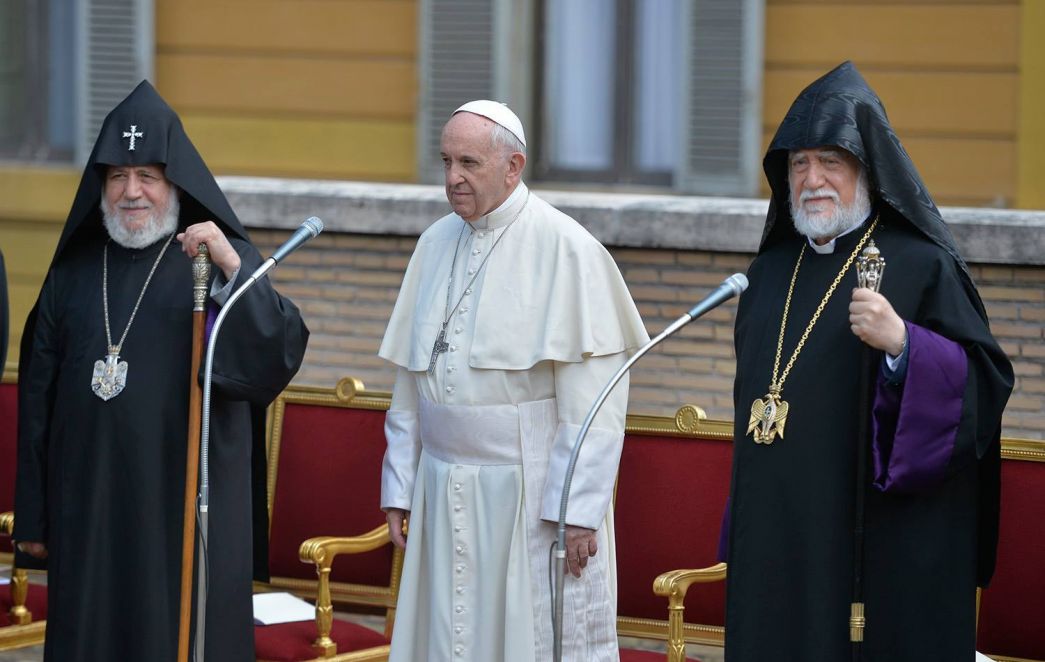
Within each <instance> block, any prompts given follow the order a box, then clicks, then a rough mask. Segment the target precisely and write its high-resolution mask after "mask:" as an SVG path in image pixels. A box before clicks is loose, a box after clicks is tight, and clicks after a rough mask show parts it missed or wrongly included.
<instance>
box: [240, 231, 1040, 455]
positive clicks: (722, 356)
mask: <svg viewBox="0 0 1045 662" xmlns="http://www.w3.org/2000/svg"><path fill="white" fill-rule="evenodd" d="M288 234H289V233H287V232H284V231H279V230H252V237H253V238H254V240H255V241H256V242H257V243H258V245H259V248H261V252H262V254H268V253H271V251H272V250H273V249H274V248H275V247H276V246H277V245H279V244H280V243H281V242H282V241H284V240H285V239H286V238H287V236H288ZM415 241H416V240H415V239H414V238H409V237H393V236H375V235H369V234H367V235H363V234H346V233H342V234H335V233H327V234H323V235H320V236H319V237H317V238H316V239H315V240H313V241H312V242H310V243H309V244H307V245H305V246H304V247H303V248H302V249H300V250H299V251H298V252H296V253H294V254H293V255H291V256H290V257H289V258H288V259H287V260H286V262H284V264H283V265H281V266H280V267H279V268H278V269H277V270H275V271H274V272H273V279H274V280H275V282H276V284H277V286H278V287H279V289H280V291H281V292H283V293H284V294H286V295H288V296H289V297H291V298H292V299H293V300H294V301H295V302H296V303H297V304H298V306H300V307H301V309H302V311H303V312H304V315H305V319H306V321H307V323H308V325H309V328H310V329H311V330H312V337H311V340H310V341H309V349H308V353H307V355H306V357H305V366H304V367H303V368H302V370H301V372H300V373H299V375H298V377H297V380H296V381H297V382H298V383H301V384H313V385H320V386H329V385H333V384H334V383H335V382H336V381H337V380H338V379H339V378H341V377H343V376H345V375H352V376H354V377H358V378H360V379H362V380H363V383H364V384H366V385H367V387H368V388H370V389H375V390H389V389H391V387H392V381H393V377H394V370H393V368H392V367H391V366H390V365H389V364H387V363H386V362H385V361H383V360H382V359H380V358H378V357H377V349H378V346H379V344H380V341H381V336H382V334H383V332H384V328H385V323H386V322H387V320H388V317H389V315H390V313H391V311H392V306H393V304H394V303H395V297H396V293H397V291H398V288H399V283H400V281H401V279H402V274H403V271H404V270H405V269H406V264H407V261H408V259H409V257H410V253H411V252H412V251H413V247H414V243H415ZM611 252H612V253H613V256H614V258H615V259H616V260H617V263H618V265H620V269H621V272H622V273H623V274H624V278H625V280H626V281H627V282H628V286H629V287H630V288H631V292H632V296H633V297H634V298H635V301H636V303H637V304H638V307H639V311H640V312H641V313H642V317H643V320H644V321H645V323H646V327H647V329H649V330H650V331H651V332H657V331H659V330H661V329H663V328H664V327H665V326H666V325H667V324H668V323H669V322H671V321H673V320H674V319H676V318H677V317H678V316H679V315H681V314H682V313H684V312H685V311H686V310H688V309H689V307H690V306H691V305H693V303H695V302H696V301H697V300H699V299H700V297H702V296H703V295H704V294H706V293H707V291H708V290H709V289H710V288H712V287H714V286H715V285H718V284H719V283H720V282H721V281H722V278H723V277H724V276H725V275H728V274H729V273H732V272H735V271H745V270H746V268H747V266H748V263H749V262H750V260H751V256H750V255H745V254H738V253H725V252H708V251H679V250H654V249H649V250H647V249H634V248H618V249H611ZM972 273H973V277H974V278H975V279H976V281H977V284H978V285H979V288H980V293H981V295H982V296H983V298H984V300H985V301H986V303H987V307H988V311H989V313H990V316H991V322H992V328H993V330H994V333H995V335H996V336H997V338H998V340H999V342H1000V343H1001V345H1002V347H1003V348H1004V349H1005V351H1006V352H1007V353H1008V355H1009V357H1010V358H1011V359H1012V361H1013V365H1014V367H1015V370H1016V375H1017V377H1016V390H1015V392H1014V393H1013V396H1012V399H1011V400H1010V402H1009V407H1008V409H1007V411H1006V415H1005V420H1004V434H1005V435H1006V436H1010V437H1024V438H1031V439H1045V342H1043V340H1045V335H1043V329H1045V267H1003V266H980V265H974V266H973V267H972ZM735 313H736V305H735V303H729V304H726V305H724V306H722V307H720V308H719V309H717V310H714V311H712V312H711V313H710V314H708V315H707V316H705V317H704V318H702V319H700V320H698V321H696V322H694V323H692V324H690V325H689V326H687V327H686V328H685V329H683V330H682V331H681V332H679V334H678V335H676V336H675V337H673V338H671V339H670V340H668V341H665V343H663V344H662V345H661V346H659V347H658V348H657V349H655V350H653V351H652V352H651V353H650V354H649V355H647V356H646V357H645V358H643V360H642V362H640V363H639V364H638V365H637V366H636V368H635V370H634V372H633V375H632V387H631V406H630V410H631V411H632V412H633V413H641V414H660V415H664V414H668V415H671V414H674V412H675V410H676V409H677V408H678V406H679V405H680V404H682V403H693V404H696V405H698V406H700V407H703V408H704V409H705V410H706V411H707V412H708V414H709V415H710V416H712V417H713V418H732V417H733V406H732V388H733V375H734V373H735V362H734V358H733V348H732V334H733V318H734V315H735Z"/></svg>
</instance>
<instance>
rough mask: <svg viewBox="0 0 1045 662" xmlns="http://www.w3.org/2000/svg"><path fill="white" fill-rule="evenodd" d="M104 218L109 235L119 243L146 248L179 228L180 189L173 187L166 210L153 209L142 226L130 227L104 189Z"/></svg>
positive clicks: (125, 245) (127, 246)
mask: <svg viewBox="0 0 1045 662" xmlns="http://www.w3.org/2000/svg"><path fill="white" fill-rule="evenodd" d="M101 208H102V220H103V222H104V224H105V229H106V230H107V231H108V232H109V236H110V237H112V240H113V241H115V242H116V243H117V244H119V245H121V246H123V247H124V248H145V247H146V246H152V245H153V244H155V243H156V242H157V241H159V240H160V239H163V238H164V237H166V236H168V235H171V234H173V233H174V231H175V230H177V229H178V214H180V213H181V203H180V202H179V201H178V190H177V189H176V188H174V187H173V186H172V187H171V190H170V195H169V196H168V198H167V208H166V209H164V210H162V211H161V210H159V209H153V211H152V214H150V215H149V219H148V221H147V222H146V223H145V225H143V226H142V227H140V228H137V229H133V230H131V229H128V228H127V226H126V225H125V224H124V223H123V220H122V218H121V216H122V214H121V210H120V209H113V207H112V206H111V205H109V202H108V201H107V200H106V199H105V191H104V190H103V191H102V204H101Z"/></svg>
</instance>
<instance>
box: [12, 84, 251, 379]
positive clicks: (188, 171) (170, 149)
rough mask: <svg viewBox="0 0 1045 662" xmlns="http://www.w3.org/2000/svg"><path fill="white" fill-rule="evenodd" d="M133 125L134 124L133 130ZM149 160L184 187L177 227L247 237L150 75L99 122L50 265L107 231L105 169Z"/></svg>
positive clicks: (28, 332)
mask: <svg viewBox="0 0 1045 662" xmlns="http://www.w3.org/2000/svg"><path fill="white" fill-rule="evenodd" d="M131 127H135V128H134V129H133V130H132V129H131ZM132 133H134V134H136V135H135V136H134V139H135V140H134V149H131V141H130V138H131V135H130V134H132ZM138 134H140V135H138ZM153 163H162V164H164V165H165V166H166V170H165V172H166V176H167V179H168V180H170V181H171V182H173V183H174V184H175V185H176V186H177V187H178V188H180V189H181V191H182V195H181V198H180V204H181V213H180V216H179V227H181V228H184V227H186V226H188V225H191V224H193V223H198V222H200V221H207V220H210V221H214V222H215V223H217V224H218V225H219V226H220V227H221V228H222V229H223V230H224V231H225V233H226V234H227V235H229V236H236V237H239V238H241V239H243V240H245V241H250V238H249V237H248V236H247V231H246V230H245V229H244V228H243V226H242V225H241V224H240V222H239V219H237V218H236V214H235V213H234V212H233V211H232V207H231V206H230V205H229V203H228V200H226V199H225V194H224V193H222V192H221V189H220V188H218V183H217V182H216V181H215V180H214V175H212V174H211V172H210V170H209V169H208V168H207V164H205V163H204V162H203V158H202V157H201V156H200V153H199V152H198V151H196V147H195V146H193V144H192V141H191V140H189V137H188V135H186V134H185V129H184V128H182V125H181V119H179V118H178V115H177V113H175V112H174V109H173V108H171V107H170V106H169V105H167V102H166V101H164V100H163V98H162V97H161V96H160V95H159V93H158V92H156V89H155V88H154V87H153V86H152V85H151V84H149V81H147V80H143V81H142V82H141V83H139V84H138V86H137V87H136V88H134V91H133V92H131V93H130V94H129V95H127V98H126V99H124V100H123V101H121V102H120V104H119V105H118V106H116V107H115V108H114V109H113V110H112V112H110V113H109V114H108V115H107V116H106V118H105V121H104V122H102V128H101V130H100V131H99V132H98V140H97V141H96V142H95V144H94V149H93V150H91V155H90V157H89V158H88V159H87V165H86V166H85V167H84V171H83V176H82V177H81V178H80V187H79V188H78V189H77V190H76V197H75V198H74V199H73V205H72V209H70V211H69V216H68V218H67V219H66V222H65V228H64V229H63V230H62V236H61V238H60V239H59V240H58V246H57V248H55V251H54V257H53V258H52V259H51V266H50V269H53V268H54V267H55V265H56V264H57V263H58V262H59V260H61V258H62V254H63V252H64V251H65V250H66V249H67V248H68V247H69V246H70V245H71V244H73V243H74V242H81V241H87V240H89V239H90V238H92V237H95V236H104V235H105V228H104V226H103V224H102V214H101V210H100V209H99V205H100V204H101V197H102V184H103V183H104V182H105V172H106V169H107V168H108V167H109V166H114V165H115V166H123V165H147V164H153ZM38 306H39V300H37V302H36V303H35V304H34V305H33V308H32V310H31V311H29V316H28V317H27V318H26V321H25V327H24V330H23V332H22V342H21V348H20V355H19V366H18V370H19V373H20V374H21V373H22V371H25V370H29V362H30V360H31V354H32V352H31V349H32V339H33V336H34V333H35V328H36V314H37V309H38Z"/></svg>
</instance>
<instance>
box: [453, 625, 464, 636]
mask: <svg viewBox="0 0 1045 662" xmlns="http://www.w3.org/2000/svg"><path fill="white" fill-rule="evenodd" d="M462 632H464V628H463V627H461V626H460V625H458V626H457V627H455V628H454V634H461V633H462Z"/></svg>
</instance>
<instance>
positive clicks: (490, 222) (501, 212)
mask: <svg viewBox="0 0 1045 662" xmlns="http://www.w3.org/2000/svg"><path fill="white" fill-rule="evenodd" d="M526 191H527V189H526V184H523V183H522V182H519V183H518V184H517V185H516V186H515V190H514V191H512V192H511V194H510V195H509V196H508V197H507V199H505V201H504V202H502V203H501V205H500V206H499V207H498V208H497V209H494V210H493V211H492V212H490V213H489V214H487V215H486V216H483V217H482V218H480V219H479V220H477V221H473V222H472V223H469V224H468V227H469V228H471V229H472V230H496V229H497V228H503V227H504V226H506V225H508V224H509V223H511V222H512V220H513V219H514V218H515V212H516V211H518V210H517V209H516V207H518V206H519V205H521V204H522V203H523V201H525V200H526Z"/></svg>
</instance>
